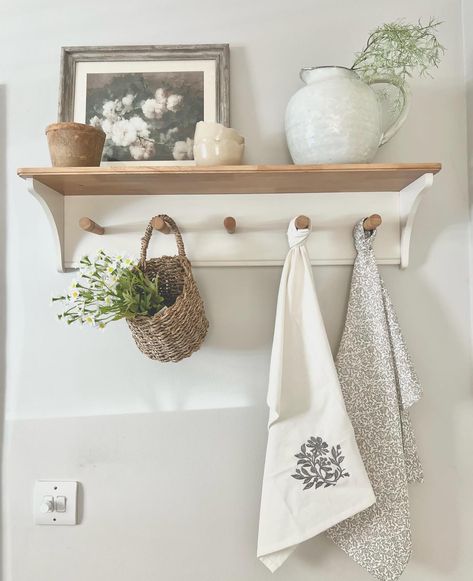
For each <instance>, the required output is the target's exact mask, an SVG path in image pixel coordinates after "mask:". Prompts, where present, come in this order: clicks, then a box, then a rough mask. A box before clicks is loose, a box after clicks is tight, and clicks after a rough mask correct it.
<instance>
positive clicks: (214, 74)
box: [58, 44, 230, 165]
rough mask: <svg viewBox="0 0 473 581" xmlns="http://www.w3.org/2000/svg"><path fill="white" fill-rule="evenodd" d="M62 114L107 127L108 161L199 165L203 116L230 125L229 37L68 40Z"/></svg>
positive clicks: (64, 117)
mask: <svg viewBox="0 0 473 581" xmlns="http://www.w3.org/2000/svg"><path fill="white" fill-rule="evenodd" d="M91 75H94V78H93V81H94V82H93V83H92V82H91V81H90V79H91V78H92V77H91ZM158 78H159V79H164V81H163V83H164V87H165V88H164V89H160V88H158V89H156V87H158V86H159V83H158V81H157V79H158ZM127 79H130V89H129V92H127V91H126V90H125V88H126V86H127V82H128V81H127ZM173 83H174V85H173ZM117 86H118V87H119V88H120V87H123V91H122V92H121V93H120V91H119V89H118V88H117ZM137 86H138V89H137ZM91 87H92V88H91ZM140 87H141V90H140ZM143 87H144V88H143ZM170 87H171V88H170ZM173 87H177V88H178V89H179V88H181V89H182V91H179V90H176V91H174V90H173ZM154 90H155V93H153V91H154ZM94 91H95V92H94ZM105 92H106V93H107V95H108V97H106V98H104V97H103V95H104V94H105ZM179 92H181V93H183V94H179ZM96 95H97V97H95V96H96ZM117 97H118V98H117ZM94 98H96V99H97V101H96V102H94ZM107 99H108V100H107ZM125 100H126V102H125ZM130 101H131V102H133V104H131V103H130ZM114 103H115V105H114ZM114 107H115V108H116V109H117V111H115V110H114ZM130 107H133V110H131V109H130ZM92 109H93V111H94V112H95V111H97V115H94V116H92V114H91V110H92ZM102 109H103V113H101V111H102ZM124 111H125V113H124ZM130 111H131V112H130ZM105 113H106V114H107V116H104V114H105ZM180 116H181V117H180ZM89 117H90V119H89ZM112 117H113V119H112ZM131 117H133V123H132V124H131V125H130V124H129V123H127V122H128V121H129V120H130V118H131ZM58 118H59V121H61V122H68V121H76V122H79V123H90V122H91V123H92V124H96V125H97V126H99V127H102V128H103V129H104V130H105V131H106V133H107V141H106V145H105V149H104V156H103V163H104V164H106V165H115V164H120V165H143V164H146V165H191V164H193V163H194V162H193V160H192V143H191V141H192V137H193V129H192V128H193V127H194V126H195V122H197V121H199V120H201V118H202V119H203V120H205V121H216V122H218V123H222V124H223V125H226V126H229V125H230V49H229V45H228V44H198V45H163V46H160V45H143V46H102V47H91V46H76V47H63V48H62V55H61V72H60V90H59V112H58ZM110 119H112V121H113V124H116V123H117V120H118V121H120V120H121V121H124V122H122V123H121V124H120V123H119V124H118V125H116V126H115V125H111V124H110V122H109V121H110ZM180 119H182V123H181V125H180V124H179V123H180ZM165 120H167V121H169V122H170V125H168V126H166V125H165ZM173 122H174V123H175V127H171V125H172V123H173ZM132 125H133V126H132ZM115 130H116V131H115ZM191 131H192V136H191ZM112 132H113V133H112ZM172 132H174V134H173V133H172ZM135 135H137V137H136V140H135V141H134V142H132V141H131V140H132V139H133V137H134V136H135ZM112 137H113V139H112ZM107 144H108V145H107ZM107 148H108V149H107ZM163 156H164V159H161V157H163ZM128 158H129V159H128Z"/></svg>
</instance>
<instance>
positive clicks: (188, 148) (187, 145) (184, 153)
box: [172, 137, 194, 160]
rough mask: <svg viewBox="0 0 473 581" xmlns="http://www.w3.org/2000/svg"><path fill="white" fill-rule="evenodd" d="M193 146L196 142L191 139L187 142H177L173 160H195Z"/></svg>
mask: <svg viewBox="0 0 473 581" xmlns="http://www.w3.org/2000/svg"><path fill="white" fill-rule="evenodd" d="M193 146H194V140H193V139H189V137H188V138H187V139H186V141H176V143H175V144H174V149H173V151H172V156H173V158H174V159H176V160H184V159H194V152H193V150H192V149H193Z"/></svg>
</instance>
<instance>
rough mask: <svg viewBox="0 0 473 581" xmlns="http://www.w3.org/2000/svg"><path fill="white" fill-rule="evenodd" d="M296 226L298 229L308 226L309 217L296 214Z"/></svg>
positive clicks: (304, 228)
mask: <svg viewBox="0 0 473 581" xmlns="http://www.w3.org/2000/svg"><path fill="white" fill-rule="evenodd" d="M296 228H297V229H298V230H306V229H307V228H310V218H308V217H307V216H304V215H301V216H297V218H296Z"/></svg>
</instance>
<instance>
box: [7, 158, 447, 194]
mask: <svg viewBox="0 0 473 581" xmlns="http://www.w3.org/2000/svg"><path fill="white" fill-rule="evenodd" d="M441 167H442V166H441V164H440V163H420V164H344V165H335V164H333V165H238V166H218V167H206V166H163V167H159V166H158V167H157V166H118V167H117V166H115V167H72V168H68V167H56V168H20V169H19V170H18V175H19V176H20V177H22V178H24V179H26V178H34V179H35V180H37V181H38V182H40V183H42V184H44V185H46V186H48V187H50V188H52V189H53V190H56V191H57V192H60V193H61V194H63V195H65V196H74V195H159V194H161V195H166V194H168V195H169V194H171V195H172V194H252V193H253V194H263V193H264V194H277V193H322V192H327V193H332V192H399V191H400V190H402V189H403V188H405V187H406V186H407V185H409V184H410V183H412V182H413V181H415V180H416V179H417V178H419V177H420V176H422V175H424V174H426V173H433V174H436V173H438V172H439V171H440V170H441Z"/></svg>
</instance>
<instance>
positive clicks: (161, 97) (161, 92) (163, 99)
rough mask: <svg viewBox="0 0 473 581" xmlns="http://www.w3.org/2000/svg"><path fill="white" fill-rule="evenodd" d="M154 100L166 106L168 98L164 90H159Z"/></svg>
mask: <svg viewBox="0 0 473 581" xmlns="http://www.w3.org/2000/svg"><path fill="white" fill-rule="evenodd" d="M154 98H155V100H156V102H157V103H159V104H160V105H164V106H166V101H167V97H166V92H165V91H164V89H157V91H156V92H155V94H154Z"/></svg>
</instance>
